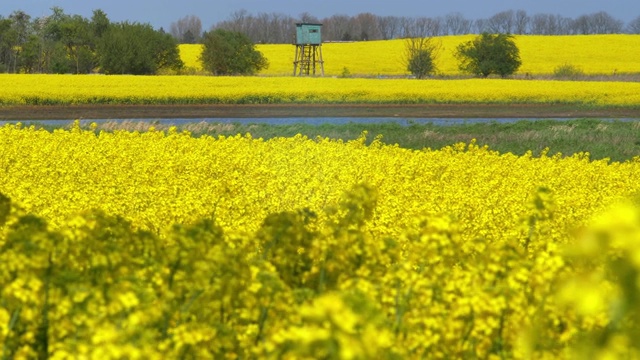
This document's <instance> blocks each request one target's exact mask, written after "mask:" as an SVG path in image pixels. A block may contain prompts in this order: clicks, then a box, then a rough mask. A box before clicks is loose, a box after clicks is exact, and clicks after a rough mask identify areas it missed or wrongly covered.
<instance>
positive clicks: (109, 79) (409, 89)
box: [0, 74, 640, 106]
mask: <svg viewBox="0 0 640 360" xmlns="http://www.w3.org/2000/svg"><path fill="white" fill-rule="evenodd" d="M0 83H2V84H3V86H2V87H0V105H17V104H22V105H24V104H32V105H47V104H212V103H213V104H217V103H227V104H256V103H260V104H269V103H396V104H398V103H399V104H408V103H458V104H460V103H524V104H557V103H563V104H577V105H589V106H638V104H640V83H637V82H595V81H594V82H586V81H584V82H583V81H581V82H576V81H557V82H549V81H543V80H499V79H464V80H423V81H416V80H411V79H365V78H352V79H340V78H309V77H304V78H300V77H295V78H294V77H212V76H94V75H84V76H83V75H12V74H0Z"/></svg>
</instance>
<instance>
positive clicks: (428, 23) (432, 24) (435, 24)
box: [411, 17, 444, 37]
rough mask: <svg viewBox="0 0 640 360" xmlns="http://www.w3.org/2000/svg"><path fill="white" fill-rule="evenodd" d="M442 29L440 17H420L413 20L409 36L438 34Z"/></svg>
mask: <svg viewBox="0 0 640 360" xmlns="http://www.w3.org/2000/svg"><path fill="white" fill-rule="evenodd" d="M443 29H444V26H443V25H442V20H441V19H440V18H428V17H420V18H417V19H416V20H415V23H414V25H413V31H412V32H411V34H412V35H411V37H433V36H439V35H441V32H442V30H443Z"/></svg>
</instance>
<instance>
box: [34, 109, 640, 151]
mask: <svg viewBox="0 0 640 360" xmlns="http://www.w3.org/2000/svg"><path fill="white" fill-rule="evenodd" d="M37 124H38V126H43V125H42V124H43V123H37ZM87 126H88V125H87ZM150 126H152V124H150V123H148V122H141V121H128V122H123V123H117V122H104V123H100V124H99V126H98V129H97V130H107V131H113V130H117V129H125V130H131V131H133V130H136V131H146V130H148V129H149V127H150ZM153 126H154V127H155V128H156V129H157V130H168V128H169V127H170V125H162V124H153ZM45 128H47V129H49V130H52V129H53V127H52V126H46V125H45ZM178 129H179V130H180V131H183V130H186V131H190V132H191V133H192V134H193V135H194V136H202V135H205V134H206V135H211V136H216V137H217V136H220V135H224V136H232V135H237V134H246V133H250V134H251V135H252V136H253V137H254V138H264V139H270V138H273V137H291V136H294V135H296V134H302V135H305V136H307V137H309V138H315V137H317V136H321V137H328V138H333V139H343V140H345V141H347V140H353V139H356V138H358V137H359V136H360V135H361V134H362V132H363V131H367V132H368V136H367V141H368V142H371V141H373V139H374V138H375V137H376V136H377V135H382V142H383V143H386V144H398V145H399V146H401V147H404V148H409V149H422V148H425V147H428V148H432V149H440V148H442V147H445V146H448V145H452V144H455V143H458V142H465V143H468V142H470V141H471V140H472V139H476V141H477V143H478V144H479V145H488V146H489V147H490V148H491V149H493V150H497V151H500V152H502V153H505V152H511V153H514V154H516V155H522V154H524V153H526V152H527V151H528V150H531V151H532V152H533V154H534V155H535V156H537V155H539V154H540V153H541V152H542V151H543V150H544V149H545V148H547V147H548V148H549V153H548V154H549V155H553V154H557V153H561V154H563V155H571V154H574V153H578V152H589V153H590V154H591V158H592V159H603V158H610V159H611V160H612V161H625V160H629V159H632V158H633V157H634V156H639V155H640V120H637V121H605V120H595V119H579V120H566V121H558V120H537V121H518V122H515V123H509V124H499V123H495V122H494V123H484V124H463V125H448V126H441V125H434V124H412V125H410V126H403V125H399V124H395V123H379V124H357V123H350V124H346V125H332V124H324V125H308V124H293V125H267V124H248V125H243V124H239V123H217V124H216V123H204V122H201V123H193V124H188V125H182V126H178Z"/></svg>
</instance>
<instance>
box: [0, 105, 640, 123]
mask: <svg viewBox="0 0 640 360" xmlns="http://www.w3.org/2000/svg"><path fill="white" fill-rule="evenodd" d="M274 117H275V118H278V117H402V118H545V117H549V118H576V117H578V118H579V117H594V118H640V108H635V109H632V108H608V109H602V108H596V109H592V108H584V107H576V106H571V105H531V104H526V105H524V104H513V105H503V104H502V105H501V104H486V105H484V104H472V105H469V104H417V105H413V104H412V105H389V104H385V105H382V104H270V105H65V106H5V107H0V120H47V119H59V120H65V119H140V118H152V119H153V118H274Z"/></svg>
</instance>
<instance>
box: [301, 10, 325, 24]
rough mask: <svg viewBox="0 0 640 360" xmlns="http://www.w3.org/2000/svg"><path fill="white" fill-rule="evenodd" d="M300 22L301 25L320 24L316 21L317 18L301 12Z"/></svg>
mask: <svg viewBox="0 0 640 360" xmlns="http://www.w3.org/2000/svg"><path fill="white" fill-rule="evenodd" d="M299 17H300V22H303V23H309V24H319V23H320V19H318V18H317V17H315V16H313V15H311V14H310V13H308V12H306V11H305V12H303V13H302V14H300V16H299Z"/></svg>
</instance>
